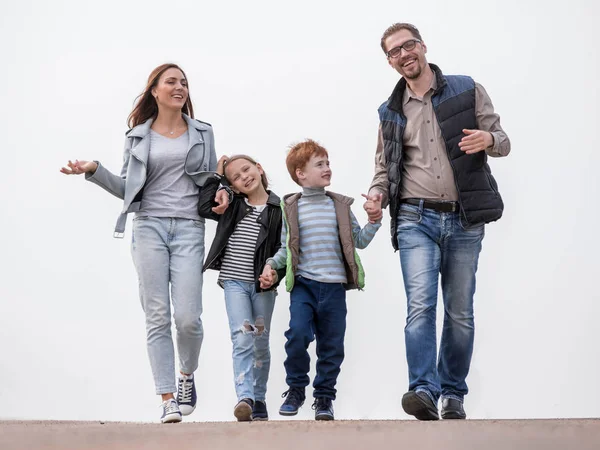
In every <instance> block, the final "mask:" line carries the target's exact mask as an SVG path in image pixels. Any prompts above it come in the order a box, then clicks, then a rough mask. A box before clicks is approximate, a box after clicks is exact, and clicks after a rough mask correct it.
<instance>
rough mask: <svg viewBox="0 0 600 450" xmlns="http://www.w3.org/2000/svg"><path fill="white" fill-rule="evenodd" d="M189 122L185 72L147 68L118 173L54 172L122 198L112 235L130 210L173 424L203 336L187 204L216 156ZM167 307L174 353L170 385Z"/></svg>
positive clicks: (160, 389)
mask: <svg viewBox="0 0 600 450" xmlns="http://www.w3.org/2000/svg"><path fill="white" fill-rule="evenodd" d="M193 118H194V111H193V108H192V101H191V99H190V95H189V87H188V80H187V77H186V76H185V73H184V72H183V70H182V69H181V68H180V67H178V66H177V65H175V64H163V65H161V66H159V67H157V68H156V69H154V70H153V71H152V73H151V74H150V76H149V77H148V83H147V85H146V88H145V89H144V92H143V93H142V94H141V95H140V97H139V100H138V102H137V103H136V105H135V107H134V109H133V111H132V112H131V114H130V115H129V119H128V124H129V127H130V128H131V129H130V130H129V131H128V132H127V137H126V139H125V152H124V157H123V161H124V163H123V168H122V169H121V174H120V176H117V175H115V174H113V173H111V172H110V171H109V170H108V169H106V168H105V167H104V166H103V165H102V164H100V163H99V162H98V161H79V160H75V162H71V161H69V162H68V167H63V168H62V169H61V172H62V173H64V174H67V175H79V174H82V173H83V174H85V179H86V180H88V181H91V182H92V183H94V184H97V185H98V186H100V187H101V188H103V189H105V190H106V191H108V192H110V193H111V194H113V195H114V196H116V197H118V198H120V199H123V200H124V205H123V210H122V214H121V216H120V217H119V220H118V221H117V226H116V229H115V237H123V232H124V230H125V222H126V220H127V213H129V212H135V219H134V221H133V236H132V239H131V253H132V256H133V262H134V264H135V267H136V270H137V274H138V278H139V289H140V299H141V303H142V308H143V310H144V313H145V314H146V332H147V346H148V356H149V358H150V366H151V368H152V374H153V376H154V383H155V387H156V393H157V394H159V395H160V396H161V397H162V400H163V402H162V405H161V406H162V411H161V419H160V420H161V422H163V423H169V422H180V421H181V416H182V414H183V415H188V414H191V413H192V411H194V409H195V407H196V389H195V385H194V375H193V373H194V371H195V370H196V368H197V367H198V357H199V354H200V346H201V345H202V337H203V328H202V321H201V319H200V315H201V313H202V261H203V259H204V219H202V218H200V216H199V215H198V211H197V204H198V195H199V192H200V191H201V189H200V188H201V186H202V184H203V181H204V178H205V177H206V171H209V170H214V169H215V168H216V166H217V157H216V153H215V148H214V138H213V131H212V128H211V126H210V125H209V124H207V123H205V122H200V121H198V120H194V119H193ZM203 172H204V173H203ZM225 194H226V193H225V192H223V193H222V194H220V197H219V202H220V203H221V206H222V207H225V206H226V204H227V201H228V200H227V199H226V198H225V197H226V196H225ZM169 284H170V290H169ZM169 292H170V294H169ZM171 303H172V304H173V311H174V314H173V316H174V319H175V326H176V328H177V350H178V353H179V370H180V376H179V379H178V383H177V388H176V387H175V364H174V351H173V340H172V337H171V313H170V310H171ZM175 391H177V399H175V398H174V395H173V393H174V392H175Z"/></svg>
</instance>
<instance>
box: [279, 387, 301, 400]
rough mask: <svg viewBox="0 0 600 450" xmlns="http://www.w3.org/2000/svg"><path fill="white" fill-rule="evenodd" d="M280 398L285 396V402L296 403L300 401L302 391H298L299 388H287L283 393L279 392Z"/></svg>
mask: <svg viewBox="0 0 600 450" xmlns="http://www.w3.org/2000/svg"><path fill="white" fill-rule="evenodd" d="M281 397H282V398H285V397H287V398H286V399H285V401H286V402H290V403H291V402H296V403H300V402H301V401H302V393H301V392H300V389H294V388H289V389H288V390H287V391H285V392H284V393H283V394H281Z"/></svg>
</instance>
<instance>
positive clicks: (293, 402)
mask: <svg viewBox="0 0 600 450" xmlns="http://www.w3.org/2000/svg"><path fill="white" fill-rule="evenodd" d="M281 396H282V397H285V401H284V402H283V404H282V405H281V408H279V414H281V415H282V416H295V415H296V414H298V410H299V409H300V407H301V406H302V405H303V404H304V400H305V399H306V395H304V388H296V387H291V388H289V389H288V390H287V391H285V392H284V393H283V394H282V395H281Z"/></svg>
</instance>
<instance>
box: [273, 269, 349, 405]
mask: <svg viewBox="0 0 600 450" xmlns="http://www.w3.org/2000/svg"><path fill="white" fill-rule="evenodd" d="M345 334H346V290H345V289H344V286H343V285H342V284H341V283H321V282H319V281H314V280H310V279H308V278H304V277H302V276H297V277H296V279H295V282H294V288H293V289H292V292H291V294H290V328H289V329H288V330H287V331H286V332H285V337H286V338H287V342H286V343H285V352H286V353H287V358H286V359H285V362H284V366H285V371H286V374H287V377H286V382H287V385H288V386H290V387H298V388H304V387H306V386H308V383H309V382H310V379H309V377H308V371H309V369H310V357H309V356H308V352H307V349H308V345H309V344H310V343H311V342H312V341H313V340H314V339H315V336H316V338H317V375H316V377H315V380H314V382H313V387H314V391H313V396H314V397H315V398H317V397H324V398H330V399H332V400H335V394H336V389H335V384H336V382H337V377H338V375H339V373H340V366H341V364H342V361H343V360H344V335H345Z"/></svg>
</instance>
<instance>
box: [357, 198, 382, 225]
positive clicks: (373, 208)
mask: <svg viewBox="0 0 600 450" xmlns="http://www.w3.org/2000/svg"><path fill="white" fill-rule="evenodd" d="M361 195H362V196H363V197H364V198H366V199H367V201H366V202H365V204H364V205H363V208H364V209H365V211H366V212H367V216H369V222H370V223H379V222H381V218H382V217H383V211H382V210H381V198H382V197H383V195H381V193H377V194H374V195H369V194H361Z"/></svg>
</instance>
